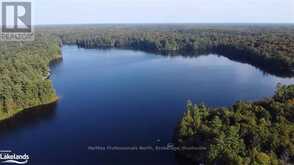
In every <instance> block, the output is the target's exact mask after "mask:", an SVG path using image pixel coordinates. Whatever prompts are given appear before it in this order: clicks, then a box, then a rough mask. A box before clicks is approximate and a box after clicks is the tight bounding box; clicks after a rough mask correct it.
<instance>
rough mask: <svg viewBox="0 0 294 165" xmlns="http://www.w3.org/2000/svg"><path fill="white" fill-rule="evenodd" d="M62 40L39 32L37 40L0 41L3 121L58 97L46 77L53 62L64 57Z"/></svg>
mask: <svg viewBox="0 0 294 165" xmlns="http://www.w3.org/2000/svg"><path fill="white" fill-rule="evenodd" d="M59 43H60V41H59V39H57V38H56V37H53V36H50V35H45V34H40V33H38V34H36V36H35V41H25V42H7V41H2V42H0V120H3V119H6V118H8V117H11V116H13V115H14V114H15V113H17V112H19V111H21V110H23V109H26V108H31V107H34V106H37V105H42V104H48V103H50V102H53V101H55V100H56V99H57V96H56V94H55V91H54V89H53V87H52V84H51V81H50V80H49V79H47V77H48V74H49V66H48V65H49V63H50V61H52V60H54V59H58V58H60V57H61V52H60V48H59Z"/></svg>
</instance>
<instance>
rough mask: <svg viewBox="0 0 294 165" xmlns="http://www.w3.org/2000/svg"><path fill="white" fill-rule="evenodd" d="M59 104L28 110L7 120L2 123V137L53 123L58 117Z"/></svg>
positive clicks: (0, 123)
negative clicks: (47, 122) (42, 124)
mask: <svg viewBox="0 0 294 165" xmlns="http://www.w3.org/2000/svg"><path fill="white" fill-rule="evenodd" d="M57 106H58V102H54V103H51V104H48V105H42V106H38V107H34V108H30V109H26V110H23V111H21V112H20V113H18V114H16V115H15V116H14V117H11V118H9V119H7V120H4V121H1V122H0V137H1V136H3V135H6V134H9V133H11V132H15V131H16V130H21V129H24V128H27V127H35V126H37V125H39V124H41V123H43V122H46V121H51V120H53V119H54V118H55V116H56V108H57Z"/></svg>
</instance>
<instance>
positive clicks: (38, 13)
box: [32, 0, 294, 25]
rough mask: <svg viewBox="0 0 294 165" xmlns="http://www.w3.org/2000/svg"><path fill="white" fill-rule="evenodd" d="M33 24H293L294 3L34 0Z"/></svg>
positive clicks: (265, 0)
mask: <svg viewBox="0 0 294 165" xmlns="http://www.w3.org/2000/svg"><path fill="white" fill-rule="evenodd" d="M32 5H33V20H34V24H36V25H40V24H89V23H91V24H92V23H94V24H95V23H97V24H99V23H294V0H32Z"/></svg>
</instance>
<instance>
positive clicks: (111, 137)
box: [0, 46, 294, 165]
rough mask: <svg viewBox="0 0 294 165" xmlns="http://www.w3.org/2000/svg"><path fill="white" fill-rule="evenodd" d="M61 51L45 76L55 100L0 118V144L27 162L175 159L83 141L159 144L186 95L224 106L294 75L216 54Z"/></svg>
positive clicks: (167, 137)
mask: <svg viewBox="0 0 294 165" xmlns="http://www.w3.org/2000/svg"><path fill="white" fill-rule="evenodd" d="M63 57H64V59H63V61H62V62H61V63H59V64H57V65H55V66H54V67H52V76H51V79H52V81H53V84H54V87H55V89H56V91H57V93H58V95H59V96H60V101H59V102H58V103H57V104H55V105H51V106H48V107H42V108H39V109H38V110H33V111H27V112H26V113H23V114H21V115H19V116H18V117H16V118H15V119H13V120H11V121H9V122H8V123H6V124H5V125H2V126H1V130H0V145H1V146H0V148H1V149H9V150H12V151H14V152H15V153H27V154H29V155H30V158H31V159H30V164H36V165H43V164H48V165H52V164H101V165H103V164H144V163H145V164H169V165H173V164H179V163H178V160H177V159H176V158H175V156H174V153H173V152H172V151H109V150H107V148H106V151H103V150H96V151H92V150H89V149H88V147H89V146H100V147H102V149H103V147H107V146H108V145H109V146H120V147H127V146H130V147H132V146H155V145H157V146H164V145H167V144H168V143H171V139H172V135H173V131H174V128H175V126H176V124H177V122H178V120H179V119H180V117H181V115H182V114H183V112H184V110H185V103H186V101H187V100H188V99H190V100H192V101H193V102H194V103H202V102H203V103H206V104H208V105H210V106H228V105H231V104H232V103H234V102H235V101H237V100H241V99H242V100H257V99H262V98H264V97H266V96H271V95H272V94H273V92H274V89H275V86H276V84H277V83H278V82H282V83H285V84H290V83H294V79H289V78H288V79H287V78H279V77H275V76H271V75H268V74H265V73H263V72H262V71H260V70H259V69H256V68H254V67H252V66H250V65H248V64H241V63H238V62H234V61H231V60H229V59H227V58H225V57H221V56H217V55H205V56H199V57H193V58H191V57H182V56H176V57H167V56H160V55H154V54H150V53H144V52H141V51H132V50H119V49H111V50H95V49H91V50H89V49H88V50H87V49H79V48H77V47H76V46H64V47H63ZM100 149H101V148H100Z"/></svg>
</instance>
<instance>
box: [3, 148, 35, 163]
mask: <svg viewBox="0 0 294 165" xmlns="http://www.w3.org/2000/svg"><path fill="white" fill-rule="evenodd" d="M29 159H30V156H29V155H28V154H26V153H24V154H15V153H13V152H12V151H9V150H7V151H0V162H1V164H5V163H8V164H27V163H28V162H29Z"/></svg>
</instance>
